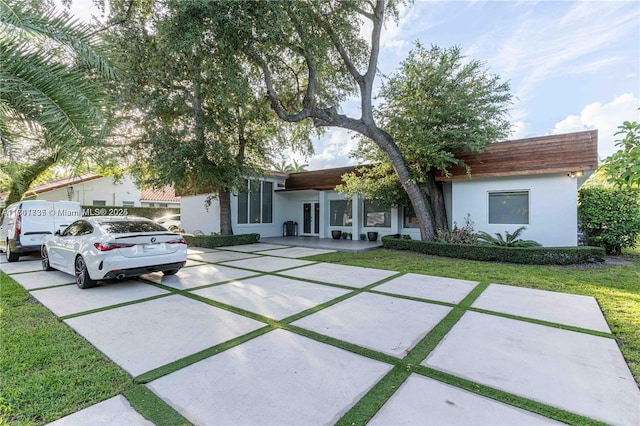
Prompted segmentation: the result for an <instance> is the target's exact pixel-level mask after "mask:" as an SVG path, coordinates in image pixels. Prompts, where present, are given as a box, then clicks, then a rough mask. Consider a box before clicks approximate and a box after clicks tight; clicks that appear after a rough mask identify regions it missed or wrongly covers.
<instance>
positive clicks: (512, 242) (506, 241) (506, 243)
mask: <svg viewBox="0 0 640 426" xmlns="http://www.w3.org/2000/svg"><path fill="white" fill-rule="evenodd" d="M525 229H527V227H526V226H521V227H520V228H518V229H516V230H515V231H513V233H509V231H504V233H505V235H506V238H505V237H503V236H502V234H501V233H499V232H496V236H495V237H493V236H491V235H489V234H488V233H486V232H484V231H480V232H478V240H479V241H480V242H482V243H485V244H492V245H494V246H502V247H540V244H539V243H537V242H535V241H533V240H521V239H519V238H518V237H519V236H520V234H522V233H523V232H524V230H525Z"/></svg>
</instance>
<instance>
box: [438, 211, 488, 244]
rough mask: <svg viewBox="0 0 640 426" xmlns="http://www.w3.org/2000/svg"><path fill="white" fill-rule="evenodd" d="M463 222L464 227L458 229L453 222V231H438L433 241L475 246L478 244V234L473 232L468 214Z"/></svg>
mask: <svg viewBox="0 0 640 426" xmlns="http://www.w3.org/2000/svg"><path fill="white" fill-rule="evenodd" d="M464 222H465V223H464V226H463V227H462V228H459V229H458V224H457V223H456V222H453V229H451V230H447V229H438V230H437V231H436V239H435V241H437V242H440V243H450V244H476V243H477V242H478V234H476V233H475V232H474V229H473V221H472V220H471V215H470V214H467V217H466V218H465V220H464Z"/></svg>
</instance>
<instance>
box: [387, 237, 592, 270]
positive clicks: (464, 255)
mask: <svg viewBox="0 0 640 426" xmlns="http://www.w3.org/2000/svg"><path fill="white" fill-rule="evenodd" d="M382 246H383V247H385V248H389V249H394V250H409V251H415V252H418V253H423V254H430V255H434V256H444V257H455V258H458V259H468V260H483V261H491V262H508V263H524V264H529V265H571V264H574V263H587V262H602V261H603V260H604V255H605V251H604V249H603V248H601V247H526V248H525V247H501V246H494V245H488V244H450V243H438V242H432V241H419V240H407V239H403V238H399V236H397V235H387V236H385V237H382Z"/></svg>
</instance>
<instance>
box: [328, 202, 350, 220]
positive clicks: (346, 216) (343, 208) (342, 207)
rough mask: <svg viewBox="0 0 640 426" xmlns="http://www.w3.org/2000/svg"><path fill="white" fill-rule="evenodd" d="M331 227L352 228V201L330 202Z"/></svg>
mask: <svg viewBox="0 0 640 426" xmlns="http://www.w3.org/2000/svg"><path fill="white" fill-rule="evenodd" d="M329 211H330V215H331V216H330V218H329V226H351V225H352V224H353V217H352V216H353V209H352V208H351V200H330V201H329Z"/></svg>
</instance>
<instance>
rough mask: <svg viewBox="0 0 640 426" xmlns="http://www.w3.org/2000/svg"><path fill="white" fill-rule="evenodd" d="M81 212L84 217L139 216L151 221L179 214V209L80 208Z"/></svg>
mask: <svg viewBox="0 0 640 426" xmlns="http://www.w3.org/2000/svg"><path fill="white" fill-rule="evenodd" d="M101 210H103V211H105V212H104V213H103V212H102V211H101ZM82 211H83V215H84V216H107V215H109V216H139V217H146V218H147V219H151V220H153V219H157V218H159V217H163V216H168V215H170V214H180V209H179V208H174V207H122V206H82ZM125 213H126V214H125Z"/></svg>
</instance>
